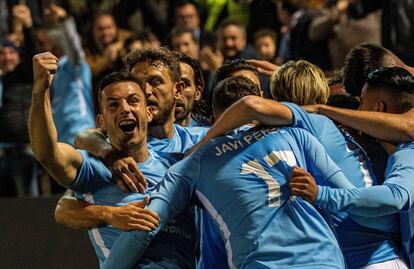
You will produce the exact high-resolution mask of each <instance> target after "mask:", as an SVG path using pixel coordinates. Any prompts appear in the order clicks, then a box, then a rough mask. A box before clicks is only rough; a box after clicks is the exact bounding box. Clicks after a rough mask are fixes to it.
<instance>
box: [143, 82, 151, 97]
mask: <svg viewBox="0 0 414 269" xmlns="http://www.w3.org/2000/svg"><path fill="white" fill-rule="evenodd" d="M144 91H145V97H146V98H147V100H148V98H149V97H150V96H151V95H152V88H151V85H150V84H149V83H148V82H147V83H145V89H144Z"/></svg>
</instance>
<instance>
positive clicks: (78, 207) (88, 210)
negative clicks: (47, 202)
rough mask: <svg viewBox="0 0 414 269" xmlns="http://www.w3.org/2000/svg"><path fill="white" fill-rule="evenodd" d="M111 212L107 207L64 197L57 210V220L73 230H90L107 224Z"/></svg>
mask: <svg viewBox="0 0 414 269" xmlns="http://www.w3.org/2000/svg"><path fill="white" fill-rule="evenodd" d="M109 215H110V210H109V208H108V207H106V206H98V205H92V204H89V203H87V202H84V201H80V200H76V199H70V198H65V197H62V198H61V199H60V200H59V202H58V204H57V206H56V210H55V220H56V222H57V223H59V224H63V225H65V226H67V227H69V228H72V229H88V228H94V227H98V226H99V225H103V224H107V222H106V220H107V218H108V216H109Z"/></svg>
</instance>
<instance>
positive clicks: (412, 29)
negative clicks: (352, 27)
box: [348, 0, 414, 66]
mask: <svg viewBox="0 0 414 269" xmlns="http://www.w3.org/2000/svg"><path fill="white" fill-rule="evenodd" d="M378 9H381V10H382V13H381V14H382V18H381V44H382V45H383V46H384V47H385V48H387V49H389V50H391V51H392V52H393V53H395V54H396V55H397V56H398V57H399V58H400V59H402V60H403V61H404V62H405V63H407V64H408V65H410V66H414V50H413V49H412V46H413V43H414V16H413V14H414V1H412V0H399V1H396V0H356V1H352V3H351V4H350V6H349V8H348V15H349V16H350V17H352V18H361V17H364V16H366V15H368V14H369V13H371V12H373V11H376V10H378Z"/></svg>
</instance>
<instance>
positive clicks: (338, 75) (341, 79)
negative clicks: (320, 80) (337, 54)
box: [328, 69, 344, 87]
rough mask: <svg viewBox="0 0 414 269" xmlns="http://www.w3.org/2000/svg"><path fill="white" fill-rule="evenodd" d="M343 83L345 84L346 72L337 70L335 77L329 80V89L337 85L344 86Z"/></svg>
mask: <svg viewBox="0 0 414 269" xmlns="http://www.w3.org/2000/svg"><path fill="white" fill-rule="evenodd" d="M343 82H344V70H343V69H339V70H336V71H335V72H334V74H333V76H332V77H330V78H328V85H329V87H331V86H333V85H335V84H341V85H343Z"/></svg>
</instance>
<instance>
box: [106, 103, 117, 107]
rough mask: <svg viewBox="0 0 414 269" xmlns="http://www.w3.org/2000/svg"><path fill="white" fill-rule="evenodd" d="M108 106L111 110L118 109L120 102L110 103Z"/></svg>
mask: <svg viewBox="0 0 414 269" xmlns="http://www.w3.org/2000/svg"><path fill="white" fill-rule="evenodd" d="M108 106H109V107H110V108H116V107H117V106H118V102H109V104H108Z"/></svg>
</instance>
